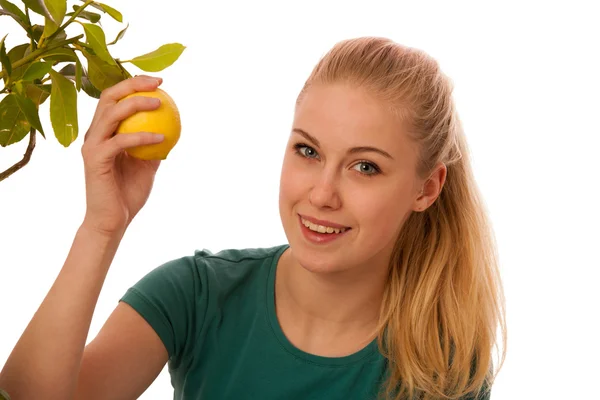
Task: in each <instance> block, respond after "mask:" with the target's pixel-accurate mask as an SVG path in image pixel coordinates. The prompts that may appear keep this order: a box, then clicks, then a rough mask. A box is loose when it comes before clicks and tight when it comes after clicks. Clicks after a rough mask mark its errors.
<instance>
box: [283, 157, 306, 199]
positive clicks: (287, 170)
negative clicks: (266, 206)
mask: <svg viewBox="0 0 600 400" xmlns="http://www.w3.org/2000/svg"><path fill="white" fill-rule="evenodd" d="M295 157H296V156H295V155H293V154H289V153H288V154H286V156H285V158H284V160H283V165H282V168H281V179H280V181H279V201H280V203H281V204H282V205H284V204H290V203H294V202H297V201H299V200H300V199H301V198H302V196H303V194H304V193H305V192H306V190H307V189H306V188H305V186H306V184H307V182H308V179H307V177H306V176H304V174H306V171H305V170H303V169H302V168H299V166H298V160H295V159H294V158H295Z"/></svg>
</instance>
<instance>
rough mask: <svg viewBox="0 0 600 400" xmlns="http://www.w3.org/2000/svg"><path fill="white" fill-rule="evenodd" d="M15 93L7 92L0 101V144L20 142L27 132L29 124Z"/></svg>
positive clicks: (29, 127) (6, 144)
mask: <svg viewBox="0 0 600 400" xmlns="http://www.w3.org/2000/svg"><path fill="white" fill-rule="evenodd" d="M16 97H17V95H16V94H13V93H11V94H9V95H8V96H6V97H4V99H2V101H1V102H0V146H2V147H6V146H9V145H11V144H14V143H17V142H20V141H21V140H23V138H24V137H25V136H27V134H28V133H29V130H30V129H31V125H30V124H29V122H28V121H27V118H26V117H25V114H24V113H23V112H22V111H21V109H20V107H19V105H18V104H17V99H16Z"/></svg>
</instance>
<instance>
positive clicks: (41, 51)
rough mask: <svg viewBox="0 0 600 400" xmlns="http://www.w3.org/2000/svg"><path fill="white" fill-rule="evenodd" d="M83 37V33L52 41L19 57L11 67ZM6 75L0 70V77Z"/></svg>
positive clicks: (16, 66) (17, 66) (18, 65)
mask: <svg viewBox="0 0 600 400" xmlns="http://www.w3.org/2000/svg"><path fill="white" fill-rule="evenodd" d="M82 37H83V34H81V35H77V36H75V37H72V38H71V39H67V40H63V41H62V42H58V43H52V45H50V46H48V47H44V48H41V49H37V50H35V51H32V52H31V53H30V54H29V55H27V56H25V57H23V58H21V59H20V60H18V61H15V63H14V64H13V65H12V67H13V69H15V68H19V67H20V66H21V65H24V64H27V63H28V62H29V61H31V60H35V59H36V58H37V57H41V56H42V55H44V54H46V53H48V52H50V51H51V50H54V49H58V48H59V47H63V46H64V45H65V44H71V43H74V42H76V41H78V40H79V39H81V38H82ZM5 76H6V71H4V70H2V71H0V78H4V77H5Z"/></svg>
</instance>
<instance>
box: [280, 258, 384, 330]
mask: <svg viewBox="0 0 600 400" xmlns="http://www.w3.org/2000/svg"><path fill="white" fill-rule="evenodd" d="M282 261H283V262H282V263H281V268H278V277H277V280H278V281H279V284H278V285H276V286H277V287H279V290H278V291H277V294H276V296H279V297H278V299H279V300H278V301H279V302H280V305H283V304H284V307H286V308H287V309H288V310H289V312H290V313H291V314H292V315H294V316H295V318H296V319H297V323H298V324H300V325H303V326H305V327H307V329H309V330H310V327H311V326H313V327H314V326H319V325H321V326H323V325H324V326H327V327H329V329H332V330H338V329H339V330H344V329H349V328H354V329H357V328H360V329H365V327H368V328H369V329H373V328H375V326H376V325H377V322H378V319H379V312H380V307H381V301H382V297H383V291H384V287H385V282H386V278H387V265H381V266H380V267H377V268H373V265H377V264H371V265H370V266H369V268H358V267H355V268H352V269H351V270H347V271H341V272H336V273H314V272H311V271H308V270H307V269H305V268H303V267H302V266H301V265H299V264H298V262H297V261H296V260H295V258H294V256H293V253H292V249H291V248H290V249H288V251H286V252H285V253H284V255H283V256H282ZM282 303H283V304H282ZM329 329H328V330H329Z"/></svg>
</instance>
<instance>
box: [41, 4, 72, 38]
mask: <svg viewBox="0 0 600 400" xmlns="http://www.w3.org/2000/svg"><path fill="white" fill-rule="evenodd" d="M45 3H46V7H47V8H48V12H49V13H50V15H51V16H52V18H48V17H46V25H45V27H44V37H49V36H50V35H52V34H53V33H54V32H56V31H57V30H58V27H59V26H60V25H61V24H62V21H63V19H65V14H66V13H67V0H45Z"/></svg>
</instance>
